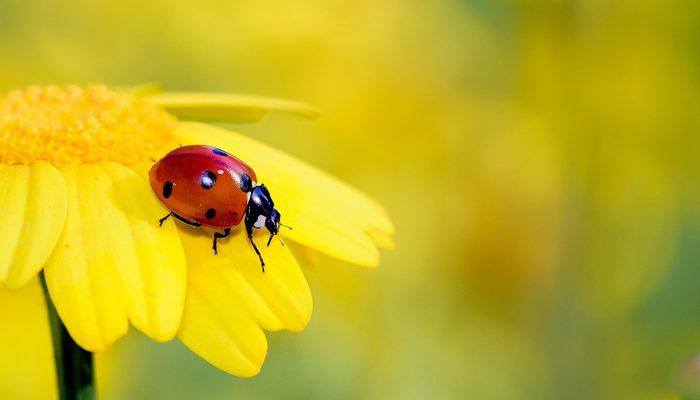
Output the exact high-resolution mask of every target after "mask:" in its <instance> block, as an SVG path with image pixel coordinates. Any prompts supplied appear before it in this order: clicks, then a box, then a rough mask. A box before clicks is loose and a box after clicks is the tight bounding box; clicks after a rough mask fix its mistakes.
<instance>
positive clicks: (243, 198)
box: [148, 145, 281, 272]
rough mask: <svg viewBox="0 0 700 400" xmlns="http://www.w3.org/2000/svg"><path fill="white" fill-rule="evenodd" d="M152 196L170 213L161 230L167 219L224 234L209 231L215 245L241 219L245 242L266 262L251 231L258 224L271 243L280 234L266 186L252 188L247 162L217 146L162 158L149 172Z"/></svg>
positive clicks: (252, 176) (198, 147) (188, 149)
mask: <svg viewBox="0 0 700 400" xmlns="http://www.w3.org/2000/svg"><path fill="white" fill-rule="evenodd" d="M148 175H149V180H150V182H151V188H152V189H153V192H154V193H155V194H156V196H158V199H159V200H160V201H161V202H162V203H163V205H165V207H167V208H168V209H169V210H170V213H168V215H166V216H165V217H163V218H161V219H160V225H163V221H165V220H166V219H168V218H169V217H170V216H171V215H172V216H173V217H175V218H177V219H179V220H180V221H182V222H184V223H186V224H188V225H191V226H206V227H209V228H213V229H223V232H214V244H213V246H212V248H213V249H214V253H216V252H217V250H216V240H217V239H220V238H224V237H226V236H228V235H230V234H231V228H233V227H235V226H237V225H238V224H240V222H241V220H243V219H244V218H245V228H246V232H247V233H248V239H249V240H250V243H251V244H252V245H253V249H254V250H255V253H256V254H257V255H258V257H259V258H260V264H261V265H262V268H263V272H264V271H265V262H264V261H263V258H262V256H261V255H260V251H259V250H258V247H257V246H256V245H255V243H254V242H253V228H257V229H260V228H262V227H263V225H264V226H265V227H266V228H267V230H268V231H270V240H268V242H267V245H268V246H269V245H270V242H271V241H272V238H273V237H274V236H275V235H276V234H277V233H278V232H279V227H280V225H281V224H280V217H281V215H280V213H279V212H278V211H277V210H276V209H275V203H274V202H273V201H272V197H271V196H270V192H268V190H267V188H266V187H265V185H257V184H256V179H257V178H256V176H255V171H253V169H252V168H250V167H249V166H248V165H247V164H246V163H244V162H243V161H241V160H239V159H238V158H236V157H234V156H232V155H230V154H228V153H227V152H225V151H223V150H221V149H217V148H216V147H211V146H205V145H193V146H185V147H180V148H178V149H175V150H173V151H171V152H170V153H168V154H166V155H165V157H163V158H162V159H161V160H160V161H158V162H157V163H156V164H155V165H154V166H153V167H152V168H151V171H150V172H149V174H148Z"/></svg>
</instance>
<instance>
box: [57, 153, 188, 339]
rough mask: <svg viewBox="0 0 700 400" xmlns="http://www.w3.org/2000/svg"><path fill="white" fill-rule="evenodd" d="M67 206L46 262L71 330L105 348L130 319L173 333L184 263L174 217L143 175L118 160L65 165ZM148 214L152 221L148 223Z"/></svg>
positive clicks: (165, 335) (157, 334)
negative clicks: (169, 218) (163, 219)
mask: <svg viewBox="0 0 700 400" xmlns="http://www.w3.org/2000/svg"><path fill="white" fill-rule="evenodd" d="M61 173H62V174H63V177H64V179H65V181H66V186H67V189H68V214H67V217H66V224H65V228H64V230H63V233H62V235H61V239H60V240H59V243H58V245H57V247H56V251H55V252H54V253H53V254H52V256H51V258H50V259H49V261H48V263H47V265H46V269H45V271H46V281H47V284H48V287H49V292H50V294H51V298H52V299H53V301H54V303H55V305H56V309H57V310H58V313H59V315H60V316H61V319H62V320H63V322H64V323H65V324H66V327H67V328H68V331H69V332H70V333H71V336H73V338H74V339H75V340H76V342H77V343H78V344H80V345H81V346H82V347H84V348H86V349H88V350H91V351H97V350H102V349H104V348H106V347H107V346H109V345H110V344H111V343H112V342H114V341H115V340H116V339H117V338H119V337H121V336H122V335H123V334H124V333H125V332H126V330H127V328H128V319H130V320H131V321H132V323H133V324H134V325H135V326H136V327H137V328H139V329H140V330H141V331H143V332H144V333H146V334H147V335H148V336H150V337H151V338H153V339H155V340H167V339H169V338H171V337H173V336H174V334H175V332H176V330H177V326H178V323H179V314H180V312H181V310H182V305H183V295H184V289H183V288H184V281H185V268H184V263H183V254H182V249H181V247H180V246H181V245H180V243H179V240H178V236H177V232H176V229H175V227H174V225H173V224H172V222H169V221H168V222H166V224H163V227H162V228H159V227H158V218H159V217H160V216H161V214H163V213H164V212H163V210H162V209H161V208H160V207H159V206H158V205H157V203H156V200H155V199H154V198H153V197H152V196H151V195H150V188H148V184H147V183H146V181H145V180H144V179H141V178H139V177H138V176H137V175H136V174H135V173H134V172H132V171H131V170H129V169H127V168H126V167H123V166H120V165H117V164H103V165H80V166H75V165H68V166H66V167H64V168H63V169H62V170H61ZM149 222H150V224H149Z"/></svg>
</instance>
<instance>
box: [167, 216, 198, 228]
mask: <svg viewBox="0 0 700 400" xmlns="http://www.w3.org/2000/svg"><path fill="white" fill-rule="evenodd" d="M170 214H172V216H173V217H175V218H177V219H178V220H179V221H180V222H182V223H185V224H187V225H189V226H194V227H199V226H202V224H200V223H199V222H192V221H188V220H186V219H185V218H183V217H181V216H179V215H177V214H175V213H174V212H171V213H170ZM167 217H168V216H167V215H166V216H165V217H164V218H163V219H164V220H165V218H167Z"/></svg>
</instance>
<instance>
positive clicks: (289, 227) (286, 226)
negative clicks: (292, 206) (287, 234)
mask: <svg viewBox="0 0 700 400" xmlns="http://www.w3.org/2000/svg"><path fill="white" fill-rule="evenodd" d="M279 224H280V226H283V227H285V228H287V229H289V230H290V231H291V230H292V227H291V226H289V225H285V224H283V223H281V222H280V223H279Z"/></svg>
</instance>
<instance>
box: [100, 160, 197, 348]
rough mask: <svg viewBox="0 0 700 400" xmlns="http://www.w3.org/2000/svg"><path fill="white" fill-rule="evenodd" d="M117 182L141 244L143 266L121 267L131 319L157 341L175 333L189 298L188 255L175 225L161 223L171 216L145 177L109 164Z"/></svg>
mask: <svg viewBox="0 0 700 400" xmlns="http://www.w3.org/2000/svg"><path fill="white" fill-rule="evenodd" d="M101 167H102V168H103V169H104V170H105V171H107V174H109V177H110V178H111V180H112V182H113V184H114V200H115V202H116V203H117V205H118V206H119V208H120V209H121V211H122V212H123V213H124V214H126V217H127V219H128V221H129V226H130V227H131V234H132V236H133V242H134V244H135V246H136V254H137V256H138V261H139V263H138V266H137V268H133V269H124V270H123V271H121V272H122V273H123V274H122V279H123V280H124V286H125V289H126V291H127V294H128V298H129V299H130V303H129V309H128V310H129V319H130V320H131V322H132V323H133V324H134V326H136V328H138V329H139V330H141V331H142V332H144V333H146V334H147V335H148V336H150V337H151V339H154V340H158V341H166V340H170V339H172V338H173V337H174V336H175V333H176V332H177V328H178V327H179V325H180V319H181V317H182V308H183V306H184V301H185V287H186V275H187V272H186V265H185V254H184V251H183V249H182V245H181V243H180V238H179V236H178V234H177V229H175V227H174V223H172V222H170V223H164V224H163V226H162V227H159V226H158V219H159V218H161V217H162V216H163V215H165V214H167V212H168V211H167V210H166V209H165V208H163V206H162V205H160V203H159V202H158V200H157V199H156V197H155V196H154V195H153V193H152V191H151V188H150V187H149V185H148V183H147V182H146V180H145V179H144V178H141V177H140V176H138V175H136V174H135V173H134V172H133V171H131V170H129V169H128V168H126V167H124V166H122V165H119V164H115V163H104V164H101Z"/></svg>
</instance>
